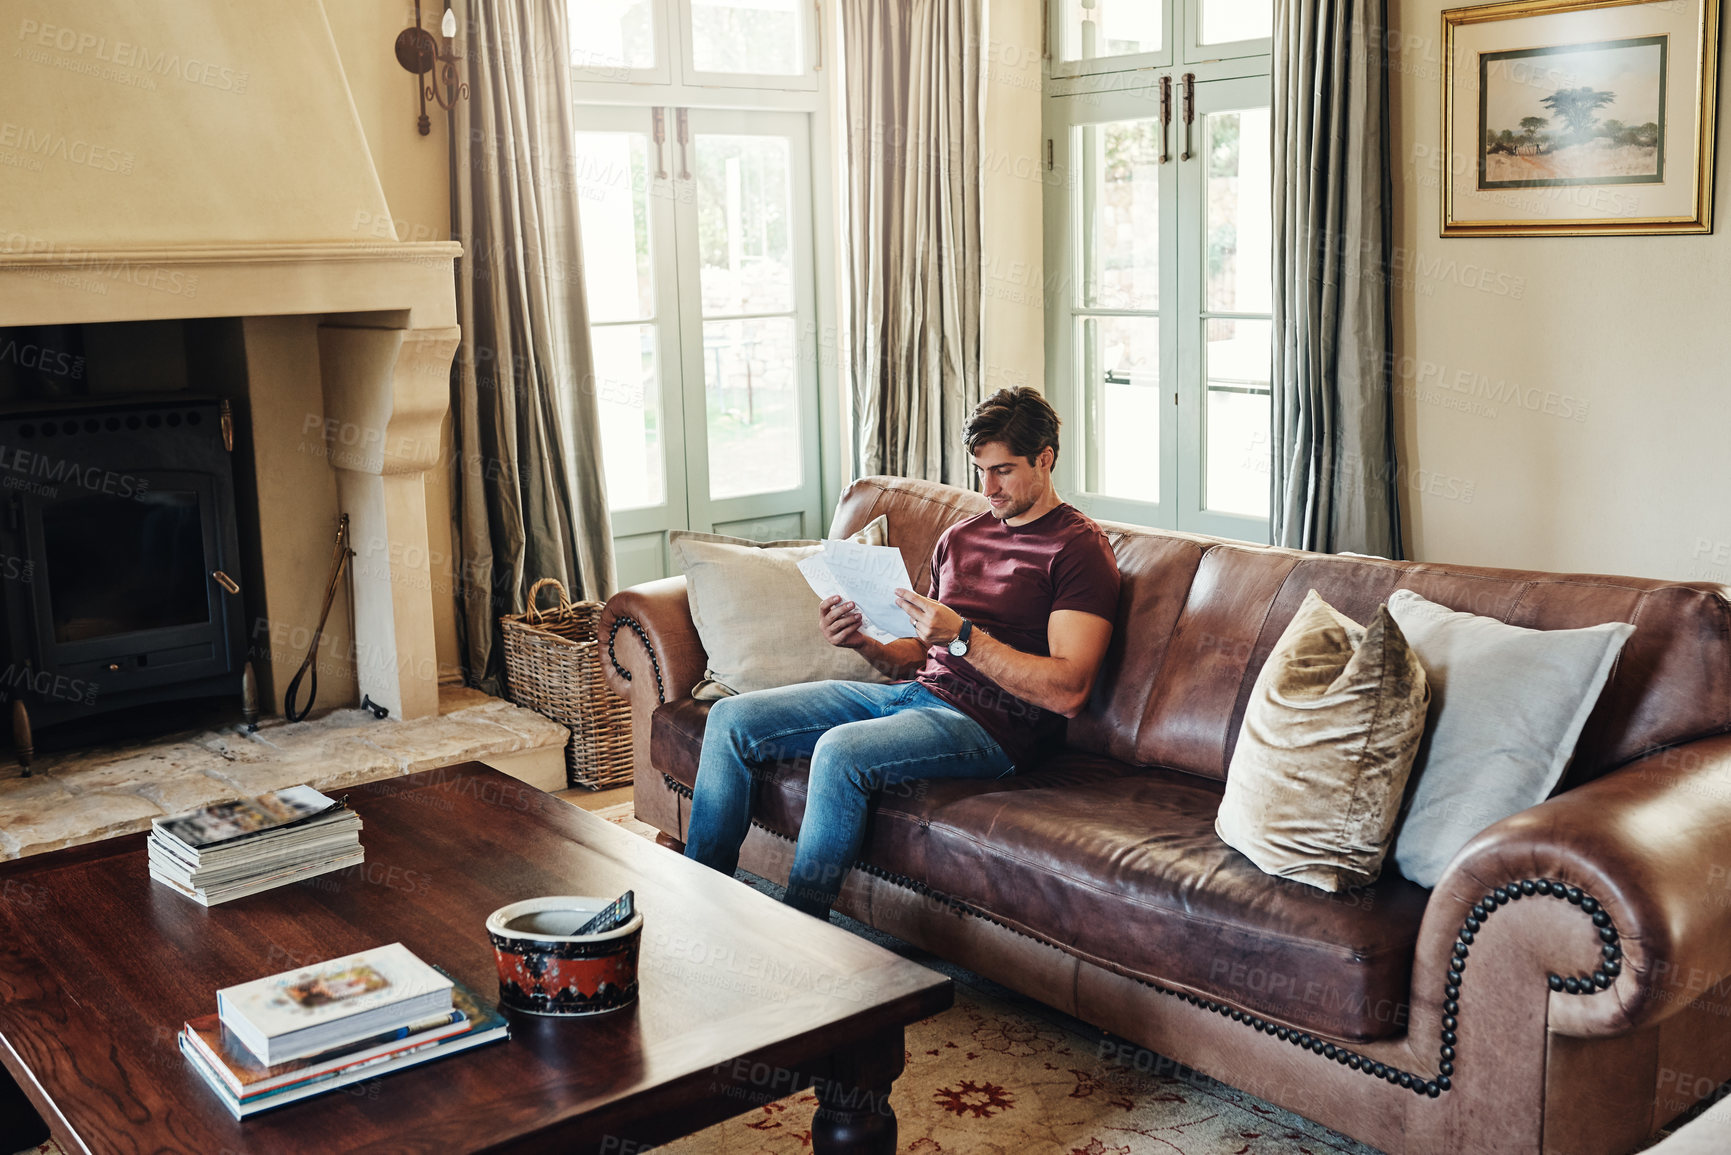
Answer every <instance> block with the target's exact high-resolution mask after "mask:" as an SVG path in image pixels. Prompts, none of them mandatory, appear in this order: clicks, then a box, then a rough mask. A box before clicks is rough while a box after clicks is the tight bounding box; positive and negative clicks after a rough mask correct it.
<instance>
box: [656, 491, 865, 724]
mask: <svg viewBox="0 0 1731 1155" xmlns="http://www.w3.org/2000/svg"><path fill="white" fill-rule="evenodd" d="M888 528H889V519H888V518H887V517H879V518H876V519H875V520H873V521H871V522H869V523H868V524H867V525H866V527H865V528H864V529H862V530H860V531H859V532H858V533H856V534H854V535H853V537H852V538H851V539H849V540H851V541H857V542H861V543H863V544H865V545H888V544H889V541H888V540H887V539H888ZM667 537H668V544H669V546H670V547H671V548H672V551H673V560H674V561H675V562H676V563H677V564H678V565H679V567H680V568H681V569H683V570H684V571H685V588H686V593H687V595H688V596H689V597H690V599H691V620H692V622H693V623H695V624H696V626H697V635H698V637H700V638H702V639H703V649H704V652H705V653H707V654H708V655H709V669H708V670H707V671H706V672H705V674H704V678H703V681H701V682H699V683H697V685H696V686H695V687H693V689H692V691H691V696H692V697H693V698H698V699H702V700H704V701H714V700H715V699H717V698H727V697H731V696H732V695H734V694H744V693H747V692H749V691H751V690H767V689H770V688H771V687H774V686H791V685H794V684H795V683H798V682H820V681H826V680H831V679H841V680H846V681H855V682H888V681H890V678H889V677H888V676H887V675H885V674H882V673H879V672H878V670H876V669H875V668H874V667H873V666H872V665H871V663H869V662H867V661H866V660H865V659H864V658H862V657H860V656H859V654H857V653H855V652H854V651H853V650H845V649H842V648H841V647H839V646H832V645H830V644H829V643H828V642H826V641H824V638H823V631H822V630H821V629H820V628H819V626H818V610H817V607H818V603H819V601H820V599H819V598H818V596H817V594H815V593H814V592H812V588H811V586H809V585H807V584H806V581H805V575H804V574H802V573H800V572H799V563H800V561H802V560H803V559H805V558H808V557H810V556H811V555H812V554H815V553H821V552H823V543H822V542H818V541H773V542H755V541H750V540H748V539H746V538H737V537H722V536H721V535H719V534H713V533H689V532H685V531H675V532H673V533H670V534H668V535H667Z"/></svg>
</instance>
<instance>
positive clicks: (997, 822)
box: [650, 699, 1430, 1042]
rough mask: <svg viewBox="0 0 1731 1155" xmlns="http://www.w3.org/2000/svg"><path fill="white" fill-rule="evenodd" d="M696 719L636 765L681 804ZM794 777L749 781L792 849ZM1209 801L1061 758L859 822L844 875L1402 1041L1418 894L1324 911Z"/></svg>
mask: <svg viewBox="0 0 1731 1155" xmlns="http://www.w3.org/2000/svg"><path fill="white" fill-rule="evenodd" d="M709 706H710V704H709V703H708V702H696V701H692V700H690V699H685V700H681V701H678V702H671V703H669V704H668V705H666V706H663V707H661V708H660V709H658V710H656V712H655V714H654V724H653V726H652V729H651V738H650V743H651V750H650V756H651V759H652V761H653V763H654V765H655V767H656V768H657V769H658V770H660V771H661V772H663V773H665V774H667V775H668V776H669V777H671V778H673V779H674V780H675V781H676V782H678V783H679V784H680V785H682V786H684V787H686V788H687V789H689V788H690V787H691V786H692V784H693V783H695V782H696V780H697V761H698V754H699V753H700V751H701V750H702V747H703V725H704V721H705V719H706V718H707V717H708V714H709ZM807 769H808V766H807V763H806V760H804V759H800V760H798V761H794V762H790V763H786V764H781V765H777V766H774V767H771V768H768V769H767V770H765V771H764V772H763V773H762V774H761V776H760V778H759V782H760V787H759V790H758V794H757V800H756V804H755V806H754V807H753V811H752V817H753V819H754V820H756V821H757V822H758V823H759V824H761V825H763V826H765V827H767V828H768V829H770V830H772V831H774V832H776V833H778V834H781V835H784V836H786V837H789V838H792V837H794V836H795V835H797V834H798V832H799V824H800V821H801V819H802V818H803V817H804V815H805V797H806V772H807ZM1223 789H1224V784H1223V783H1220V782H1216V781H1214V780H1212V779H1207V778H1201V777H1198V776H1196V775H1191V774H1185V773H1182V772H1180V771H1175V770H1162V769H1146V768H1137V767H1132V766H1129V765H1127V764H1126V763H1123V762H1119V761H1117V760H1116V759H1112V758H1108V757H1105V756H1102V755H1097V754H1087V753H1082V752H1080V751H1075V750H1067V751H1065V752H1063V753H1061V754H1059V755H1058V756H1056V757H1054V758H1052V759H1051V760H1049V761H1048V762H1046V763H1045V764H1044V765H1042V766H1040V767H1039V768H1038V769H1036V770H1032V771H1029V772H1027V773H1022V774H1014V775H1011V776H1010V777H1008V778H997V779H982V780H972V781H969V780H945V781H933V782H929V783H926V784H925V785H924V786H922V787H921V788H920V789H918V790H915V791H913V792H911V793H910V794H909V795H907V796H905V797H903V796H893V797H886V798H884V799H882V800H881V801H880V802H879V804H878V805H877V806H876V807H875V808H874V811H873V814H872V819H871V822H870V825H869V826H868V827H867V831H866V845H865V847H864V848H863V850H862V852H861V860H862V861H863V862H864V863H865V864H866V865H868V866H870V867H874V868H876V869H877V870H878V871H881V872H882V873H884V874H887V875H889V876H891V877H892V878H895V879H897V880H899V881H902V882H904V883H910V884H913V885H915V886H920V887H925V888H929V889H930V890H933V891H935V892H937V893H939V894H942V895H945V896H947V897H951V898H954V899H956V900H957V901H959V902H961V903H963V904H965V905H966V906H968V907H970V908H971V909H973V910H975V911H977V912H978V913H980V914H982V915H984V916H986V917H988V918H991V919H994V920H996V921H998V922H1001V923H1004V924H1005V925H1007V926H1010V927H1012V928H1014V929H1016V930H1019V931H1022V932H1024V933H1026V934H1029V935H1032V936H1034V937H1035V938H1039V939H1042V940H1044V941H1046V942H1049V943H1051V944H1053V945H1054V946H1057V947H1059V948H1060V949H1062V950H1066V951H1069V952H1070V953H1071V954H1075V955H1079V956H1081V957H1082V958H1085V959H1087V960H1089V961H1091V962H1095V963H1099V964H1100V965H1102V966H1105V967H1106V968H1108V969H1110V970H1114V971H1118V972H1119V973H1122V974H1128V975H1132V976H1134V977H1137V978H1142V979H1147V980H1148V981H1150V982H1157V983H1160V984H1161V985H1163V986H1171V987H1177V988H1184V989H1187V990H1191V991H1194V992H1196V993H1197V994H1202V995H1206V996H1208V997H1210V998H1215V999H1219V1000H1220V1001H1222V1002H1227V1003H1230V1004H1232V1005H1233V1006H1236V1007H1241V1008H1243V1009H1245V1010H1248V1011H1253V1012H1255V1013H1257V1014H1260V1015H1264V1016H1266V1017H1268V1018H1271V1019H1276V1020H1278V1021H1280V1022H1282V1023H1285V1024H1287V1025H1289V1026H1295V1027H1298V1028H1299V1029H1301V1030H1307V1031H1314V1032H1316V1033H1318V1034H1321V1035H1326V1036H1328V1037H1330V1038H1333V1039H1340V1040H1347V1041H1352V1042H1368V1041H1370V1040H1373V1039H1381V1038H1388V1037H1392V1036H1397V1035H1401V1034H1404V1033H1405V1031H1406V1017H1407V998H1408V994H1409V989H1410V985H1411V975H1412V959H1413V954H1414V952H1415V950H1416V949H1417V942H1418V928H1419V921H1420V919H1421V918H1422V917H1423V914H1424V904H1425V901H1426V899H1427V898H1428V897H1429V893H1430V892H1429V891H1426V890H1424V889H1422V888H1420V887H1418V886H1415V885H1413V884H1412V883H1410V882H1408V881H1406V880H1405V879H1403V878H1401V877H1399V875H1397V874H1396V873H1395V872H1394V871H1392V870H1391V871H1388V872H1386V873H1385V874H1384V876H1383V877H1382V878H1381V879H1379V880H1378V881H1377V882H1376V883H1374V884H1372V885H1370V886H1363V887H1354V888H1351V889H1347V890H1343V891H1340V892H1338V893H1333V894H1330V893H1327V892H1324V891H1320V890H1317V889H1315V888H1313V887H1308V886H1305V885H1303V884H1302V883H1297V882H1291V881H1289V880H1287V879H1282V878H1271V877H1269V876H1268V875H1266V874H1263V873H1262V872H1261V871H1260V870H1258V869H1257V868H1256V866H1255V864H1253V863H1252V862H1251V861H1250V860H1249V859H1248V858H1245V857H1244V856H1243V855H1242V854H1240V853H1238V851H1236V850H1233V849H1232V848H1231V847H1229V846H1227V845H1226V844H1225V843H1224V842H1222V841H1220V838H1219V836H1218V835H1217V834H1215V833H1214V817H1215V814H1216V812H1217V811H1218V810H1219V809H1220V796H1221V792H1222V790H1223Z"/></svg>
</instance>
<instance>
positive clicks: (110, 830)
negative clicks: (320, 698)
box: [0, 686, 570, 859]
mask: <svg viewBox="0 0 1731 1155" xmlns="http://www.w3.org/2000/svg"><path fill="white" fill-rule="evenodd" d="M569 736H570V735H569V732H568V731H567V730H566V729H565V728H564V727H563V726H560V725H558V724H556V723H554V722H551V721H549V720H547V719H546V718H544V717H542V716H541V715H539V714H537V713H535V712H534V711H532V710H525V709H522V708H521V707H518V706H513V705H512V704H511V703H509V702H504V701H500V700H499V699H497V698H490V697H488V696H487V695H485V694H482V693H479V692H478V691H474V690H468V689H463V688H460V687H450V686H446V687H441V690H440V694H439V712H438V714H437V715H436V716H433V717H425V718H414V719H409V720H406V721H403V720H398V719H396V718H394V717H392V718H387V719H385V720H383V721H381V720H379V719H376V718H374V717H373V716H372V714H371V713H369V712H368V711H366V710H353V709H342V710H332V711H331V712H329V713H327V714H325V715H323V716H322V717H318V718H315V719H313V720H311V721H307V722H303V723H299V724H295V725H290V724H288V723H285V722H284V721H283V720H282V719H281V718H276V719H271V720H268V721H265V722H263V723H262V724H261V725H260V726H259V729H258V730H257V732H256V733H251V734H249V733H247V732H246V729H245V728H244V727H243V726H240V725H233V726H224V727H220V728H218V729H213V730H201V731H189V732H183V733H180V734H170V735H167V736H165V737H162V738H158V739H154V740H151V741H149V742H138V743H126V744H117V745H111V746H98V747H93V748H89V749H83V750H77V751H69V752H66V753H61V754H47V755H43V756H41V757H39V758H38V759H37V761H36V765H35V767H34V769H35V774H34V776H32V777H30V778H7V779H3V780H0V859H7V858H21V857H23V856H25V855H29V854H41V853H44V852H46V851H50V850H58V849H60V848H61V847H64V846H76V845H78V844H80V843H85V842H95V841H97V840H98V839H103V838H112V837H114V836H115V835H118V834H129V833H132V832H133V831H137V830H147V829H149V827H150V820H151V819H153V818H161V817H163V816H165V815H170V814H179V813H183V812H185V811H188V810H194V809H197V808H198V807H200V806H206V805H209V804H210V803H213V802H221V801H224V800H226V799H231V798H240V797H247V796H250V795H255V794H262V793H264V792H265V791H267V790H276V789H280V788H282V787H284V786H294V785H298V784H300V783H303V782H304V783H306V784H308V785H310V786H313V787H316V788H317V789H319V790H323V791H325V792H326V793H334V792H340V791H341V790H343V789H344V788H345V787H349V786H355V785H358V784H360V783H362V782H372V781H376V780H377V779H380V778H394V777H396V776H398V775H401V774H413V773H415V772H417V771H421V770H431V769H433V768H435V767H438V766H446V765H450V764H451V763H453V762H463V761H468V760H470V759H474V760H478V761H481V762H485V763H487V764H488V765H490V766H493V767H495V768H496V769H498V770H502V771H504V772H505V773H507V774H511V775H513V776H515V777H517V778H520V779H522V780H523V781H525V782H528V783H529V784H530V785H532V786H536V787H539V788H540V789H543V790H550V791H551V790H559V789H562V788H563V787H564V786H565V753H564V751H565V742H566V740H567V739H568V738H569Z"/></svg>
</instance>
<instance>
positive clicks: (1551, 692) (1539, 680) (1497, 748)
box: [1388, 590, 1635, 887]
mask: <svg viewBox="0 0 1731 1155" xmlns="http://www.w3.org/2000/svg"><path fill="white" fill-rule="evenodd" d="M1388 612H1389V613H1390V614H1391V615H1393V617H1394V620H1395V623H1396V624H1397V625H1399V626H1400V629H1401V633H1403V634H1405V635H1406V640H1407V644H1408V645H1410V646H1411V647H1412V650H1413V652H1414V653H1415V654H1417V655H1418V660H1419V661H1420V662H1421V663H1422V664H1423V665H1424V669H1425V674H1426V676H1427V677H1428V679H1429V681H1430V691H1431V699H1430V715H1429V718H1428V720H1427V722H1426V724H1425V736H1424V742H1423V744H1422V745H1421V746H1420V747H1419V752H1418V760H1417V762H1416V763H1415V764H1414V766H1413V777H1414V778H1415V779H1417V781H1418V786H1417V788H1416V789H1415V790H1414V791H1413V795H1412V800H1411V802H1410V803H1409V804H1408V806H1407V812H1406V817H1405V820H1404V821H1403V822H1402V823H1401V827H1400V830H1399V831H1398V832H1397V834H1396V835H1395V844H1394V860H1395V865H1396V866H1398V867H1399V868H1400V872H1401V873H1402V874H1404V875H1406V876H1407V877H1408V878H1410V879H1412V880H1413V881H1414V882H1416V883H1418V884H1419V885H1420V886H1426V887H1433V886H1435V885H1436V884H1437V882H1438V880H1439V879H1441V878H1442V876H1443V871H1444V870H1445V869H1447V867H1448V864H1449V862H1450V861H1451V860H1452V859H1453V858H1454V856H1455V855H1456V853H1458V852H1459V851H1460V849H1461V847H1463V846H1465V845H1466V844H1467V843H1468V842H1469V841H1471V839H1472V837H1473V836H1474V835H1475V834H1477V833H1478V832H1479V831H1481V830H1483V829H1484V828H1485V827H1487V826H1490V825H1491V824H1493V823H1496V822H1500V821H1502V820H1503V819H1504V818H1507V817H1508V816H1509V815H1511V814H1518V813H1520V812H1521V811H1522V810H1525V809H1527V808H1528V807H1530V806H1537V805H1538V804H1539V803H1540V802H1543V801H1544V800H1545V799H1546V798H1548V797H1549V796H1550V793H1551V791H1552V790H1554V789H1556V786H1557V783H1558V782H1559V781H1561V780H1562V777H1563V770H1564V768H1565V767H1567V766H1568V764H1569V759H1570V757H1571V756H1573V754H1574V752H1575V743H1576V742H1577V741H1578V740H1579V739H1580V737H1581V728H1582V727H1584V726H1585V725H1586V724H1587V716H1588V715H1589V714H1591V713H1592V712H1593V706H1594V704H1595V703H1596V702H1598V700H1599V693H1600V691H1602V690H1603V689H1604V688H1605V682H1606V680H1607V679H1609V678H1610V676H1611V667H1612V666H1613V665H1614V664H1615V663H1616V661H1617V655H1618V654H1619V653H1620V652H1621V651H1622V649H1623V643H1624V642H1626V641H1628V640H1629V635H1630V634H1632V633H1634V632H1635V627H1634V626H1632V625H1630V624H1629V623H1628V622H1607V623H1606V624H1604V625H1600V626H1588V627H1586V628H1585V629H1578V630H1529V629H1526V628H1524V627H1521V626H1511V625H1508V624H1507V623H1505V622H1499V621H1497V620H1496V619H1495V618H1486V617H1480V616H1479V615H1477V614H1468V613H1460V612H1458V611H1455V610H1451V609H1448V608H1446V607H1444V606H1439V605H1437V604H1436V603H1435V602H1432V601H1427V600H1426V599H1424V598H1422V597H1420V596H1419V595H1418V594H1415V593H1413V592H1412V591H1411V590H1397V591H1395V593H1394V594H1392V595H1391V596H1390V597H1389V599H1388Z"/></svg>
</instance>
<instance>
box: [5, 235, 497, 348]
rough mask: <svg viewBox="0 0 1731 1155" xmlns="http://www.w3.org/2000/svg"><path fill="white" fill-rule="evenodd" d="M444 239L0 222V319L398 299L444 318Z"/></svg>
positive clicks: (452, 313)
mask: <svg viewBox="0 0 1731 1155" xmlns="http://www.w3.org/2000/svg"><path fill="white" fill-rule="evenodd" d="M462 251H463V248H462V246H461V245H459V244H457V243H456V242H454V241H425V242H418V243H408V242H388V243H366V242H338V243H309V244H293V243H272V244H250V245H168V246H164V245H152V246H139V247H118V246H116V247H103V248H94V247H92V248H84V247H79V246H74V245H58V244H49V243H46V242H32V241H31V240H30V239H29V238H28V237H24V236H21V235H13V236H10V237H8V236H7V235H5V233H4V231H0V325H58V324H73V323H78V322H91V321H150V320H167V319H172V318H187V317H251V316H284V315H291V314H313V313H320V314H322V313H350V312H377V311H384V310H393V309H401V310H406V311H407V314H408V316H407V318H406V321H407V323H406V325H405V326H404V327H406V328H416V329H420V328H447V327H449V326H451V325H454V324H456V294H455V289H454V282H453V281H452V265H453V262H454V261H455V260H456V258H457V257H458V256H460V255H461V254H462Z"/></svg>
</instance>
